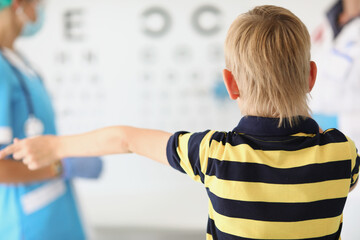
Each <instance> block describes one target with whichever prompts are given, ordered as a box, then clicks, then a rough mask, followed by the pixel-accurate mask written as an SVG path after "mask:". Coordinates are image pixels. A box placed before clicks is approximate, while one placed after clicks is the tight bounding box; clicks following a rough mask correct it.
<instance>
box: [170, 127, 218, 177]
mask: <svg viewBox="0 0 360 240" xmlns="http://www.w3.org/2000/svg"><path fill="white" fill-rule="evenodd" d="M213 133H214V131H210V130H208V131H205V132H200V133H189V132H177V133H175V134H174V135H173V136H171V137H170V139H169V141H168V144H167V149H166V154H167V158H168V161H169V164H170V165H171V166H172V167H173V168H175V169H176V170H178V171H180V172H182V173H186V174H187V175H189V176H190V177H191V178H192V179H193V180H195V181H197V182H202V183H204V181H205V175H206V170H207V165H208V156H209V149H210V143H211V136H212V135H213Z"/></svg>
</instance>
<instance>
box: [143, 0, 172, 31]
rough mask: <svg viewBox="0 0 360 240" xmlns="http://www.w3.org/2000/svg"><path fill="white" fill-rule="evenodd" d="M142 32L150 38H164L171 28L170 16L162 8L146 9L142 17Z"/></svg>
mask: <svg viewBox="0 0 360 240" xmlns="http://www.w3.org/2000/svg"><path fill="white" fill-rule="evenodd" d="M141 19H142V32H143V33H144V34H145V35H147V36H149V37H162V36H164V35H165V34H166V33H167V32H168V31H169V30H170V27H171V17H170V14H169V13H168V12H167V11H166V10H165V9H163V8H161V7H151V8H148V9H146V10H145V11H144V12H143V13H142V15H141Z"/></svg>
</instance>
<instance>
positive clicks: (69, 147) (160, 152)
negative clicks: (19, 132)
mask: <svg viewBox="0 0 360 240" xmlns="http://www.w3.org/2000/svg"><path fill="white" fill-rule="evenodd" d="M171 135H172V134H171V133H167V132H164V131H159V130H150V129H141V128H134V127H128V126H117V127H107V128H103V129H99V130H95V131H92V132H88V133H84V134H79V135H72V136H52V135H47V136H40V137H36V138H30V139H25V140H21V141H17V142H16V143H15V144H13V145H10V146H8V147H7V148H5V149H4V150H3V151H0V159H1V158H4V157H5V156H7V155H10V154H13V157H14V159H23V162H24V163H25V164H26V165H28V167H29V168H30V169H32V170H34V169H39V168H41V167H44V166H47V165H49V164H52V163H54V162H55V161H56V160H57V159H62V158H65V157H70V156H72V157H81V156H100V155H109V154H121V153H136V154H139V155H142V156H145V157H147V158H150V159H152V160H155V161H157V162H160V163H162V164H165V165H168V161H167V157H166V146H167V142H168V140H169V138H170V136H171Z"/></svg>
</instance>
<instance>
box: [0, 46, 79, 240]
mask: <svg viewBox="0 0 360 240" xmlns="http://www.w3.org/2000/svg"><path fill="white" fill-rule="evenodd" d="M19 72H20V73H21V74H22V76H23V79H24V81H25V83H26V85H27V88H28V91H29V93H30V98H31V100H32V105H33V108H34V111H35V116H36V117H37V118H38V119H40V120H41V121H42V123H43V124H44V134H56V129H55V119H54V112H53V108H52V105H51V101H50V98H49V95H48V94H47V92H46V89H45V87H44V85H43V84H42V82H41V79H40V78H39V77H36V76H34V77H29V76H27V75H25V74H24V73H23V72H21V71H19ZM28 115H29V109H28V105H27V102H26V97H25V95H24V92H23V90H22V88H21V85H20V82H19V79H18V78H17V75H16V74H15V73H14V71H13V69H12V68H11V65H10V64H9V62H8V60H7V59H6V58H5V57H4V55H3V53H2V52H1V51H0V128H3V129H4V128H8V129H11V130H12V134H13V137H16V138H19V139H22V138H25V133H24V124H25V121H26V120H27V118H28ZM0 147H1V148H3V147H4V145H0ZM61 181H63V180H61ZM49 183H50V181H45V182H38V183H33V184H26V185H25V184H24V185H3V184H0V239H11V240H20V239H21V240H64V239H71V240H82V239H85V236H84V232H83V229H82V225H81V221H80V218H79V215H78V212H77V209H76V203H75V199H74V196H73V190H72V186H71V183H70V182H69V181H63V183H64V185H65V192H64V193H63V194H61V195H60V196H59V197H57V198H56V199H54V200H53V201H51V202H50V203H48V204H47V205H45V206H43V207H42V208H40V209H39V210H37V211H35V212H32V213H30V214H26V212H25V211H24V207H23V205H22V198H23V196H24V195H26V194H29V193H31V192H32V191H34V190H36V189H41V188H42V187H44V186H46V185H47V184H49Z"/></svg>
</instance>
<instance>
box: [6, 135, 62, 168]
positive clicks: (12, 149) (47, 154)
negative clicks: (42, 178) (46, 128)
mask: <svg viewBox="0 0 360 240" xmlns="http://www.w3.org/2000/svg"><path fill="white" fill-rule="evenodd" d="M57 145H58V139H57V137H55V136H52V135H47V136H39V137H35V138H29V139H24V140H17V139H15V140H14V144H12V145H9V146H8V147H6V148H5V149H3V150H2V151H0V159H2V158H5V157H6V156H8V155H11V154H12V155H13V159H15V160H22V161H23V163H24V164H26V165H27V166H28V168H29V169H30V170H36V169H39V168H42V167H45V166H47V165H50V164H52V163H54V162H56V161H59V159H60V157H58V156H57V151H56V150H57Z"/></svg>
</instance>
